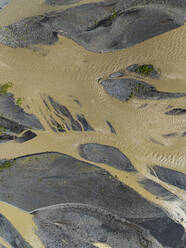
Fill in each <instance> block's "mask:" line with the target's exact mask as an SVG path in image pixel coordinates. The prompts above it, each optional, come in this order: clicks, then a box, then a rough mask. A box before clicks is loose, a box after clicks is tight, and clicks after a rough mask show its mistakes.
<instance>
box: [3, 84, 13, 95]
mask: <svg viewBox="0 0 186 248" xmlns="http://www.w3.org/2000/svg"><path fill="white" fill-rule="evenodd" d="M12 87H13V83H11V82H8V83H6V84H2V85H0V94H1V95H6V94H7V93H8V90H9V89H10V88H12Z"/></svg>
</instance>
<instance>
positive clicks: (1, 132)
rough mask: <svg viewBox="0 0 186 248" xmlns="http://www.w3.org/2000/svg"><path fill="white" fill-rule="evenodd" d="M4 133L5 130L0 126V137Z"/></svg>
mask: <svg viewBox="0 0 186 248" xmlns="http://www.w3.org/2000/svg"><path fill="white" fill-rule="evenodd" d="M6 131H7V130H6V128H4V127H3V126H0V135H2V134H3V133H5V132H6Z"/></svg>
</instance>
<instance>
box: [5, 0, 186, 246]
mask: <svg viewBox="0 0 186 248" xmlns="http://www.w3.org/2000/svg"><path fill="white" fill-rule="evenodd" d="M83 2H89V1H88V0H87V1H83ZM91 2H93V0H92V1H91ZM76 5H77V4H76ZM20 6H21V8H20ZM68 7H71V5H69V6H68ZM51 8H52V7H46V5H44V4H43V2H42V1H38V0H37V1H36V0H34V1H29V0H12V2H11V3H10V5H9V7H8V8H4V9H3V10H2V11H1V14H0V23H1V25H2V26H4V25H8V24H10V23H14V22H15V21H18V20H20V19H22V18H24V17H27V16H33V15H37V14H42V13H44V12H46V11H49V10H51ZM62 8H67V6H63V7H57V8H56V7H53V8H52V9H53V10H56V9H62ZM185 37H186V25H185V26H183V27H180V28H178V29H176V30H173V31H171V32H169V33H165V34H162V35H160V36H158V37H155V38H152V39H150V40H147V41H145V42H143V43H140V44H138V45H136V46H133V47H131V48H128V49H125V50H121V51H116V52H113V53H107V54H97V53H93V52H89V51H87V50H86V49H84V48H82V47H80V46H79V45H77V44H76V43H75V42H74V41H72V40H70V39H67V38H65V37H60V38H59V41H58V42H56V43H55V44H54V45H51V46H45V45H35V46H32V47H31V48H30V49H27V48H16V49H13V48H9V47H6V46H4V45H0V82H8V81H10V82H13V84H14V86H13V88H12V89H11V92H13V93H14V94H15V97H16V98H23V107H24V109H25V111H26V112H28V113H33V114H34V115H36V117H37V118H38V119H39V120H40V122H41V124H42V125H43V126H44V128H45V131H37V132H36V133H37V137H36V138H35V139H32V140H30V141H28V142H26V143H24V144H15V143H6V144H1V152H0V159H2V158H7V159H10V158H15V157H18V156H23V155H27V154H33V153H40V152H46V151H56V152H62V153H65V154H68V155H71V156H73V157H76V158H77V159H81V160H82V158H81V157H80V156H79V154H78V151H77V147H78V146H79V145H80V144H83V143H100V144H105V145H110V146H114V147H116V148H118V149H119V150H120V151H121V152H123V153H124V154H125V155H126V156H127V157H128V158H129V159H130V161H131V162H132V164H133V165H134V166H135V168H136V169H137V170H138V171H139V172H140V174H134V175H131V174H129V173H127V172H121V171H119V170H117V169H114V168H111V167H110V166H107V165H105V164H97V166H100V167H102V168H104V169H105V170H107V171H109V172H110V173H111V174H112V175H114V176H117V178H118V180H120V181H122V182H124V183H125V184H127V185H129V186H130V187H132V188H134V189H135V190H136V191H138V192H139V193H140V194H141V195H142V196H143V197H144V198H146V199H148V200H150V201H152V202H154V203H156V204H158V205H159V206H161V207H162V208H163V209H165V210H167V211H168V212H169V214H170V216H171V217H172V218H173V219H175V220H176V221H178V222H180V223H181V224H182V225H183V226H184V227H185V228H186V216H185V210H186V208H185V205H184V199H185V192H184V190H181V189H176V188H175V187H173V186H170V185H168V184H166V183H163V182H160V181H159V180H158V179H156V182H157V183H160V184H161V185H162V186H164V187H165V188H167V189H168V190H169V191H171V192H173V193H174V194H176V195H177V196H178V198H179V199H180V200H177V201H175V202H171V204H170V203H168V202H166V201H163V200H160V199H157V198H156V197H155V196H154V195H152V194H151V193H150V192H148V191H146V190H145V189H144V188H143V187H142V186H140V185H139V183H138V179H139V178H140V177H142V176H145V177H147V178H151V176H150V174H149V169H148V166H149V165H152V164H158V165H161V166H162V167H167V168H171V169H174V170H177V171H179V172H183V173H186V168H185V162H186V155H185V149H186V142H185V141H186V136H185V137H181V133H183V132H184V131H186V118H185V116H184V115H180V116H176V117H172V116H168V115H164V112H165V111H166V110H167V109H168V108H167V107H168V106H170V105H171V106H173V107H175V108H184V107H185V104H186V99H185V98H178V99H167V100H161V101H150V100H142V99H136V98H134V99H131V100H130V101H128V102H120V101H119V100H117V99H114V98H112V97H111V96H109V95H107V94H106V93H105V91H104V90H103V87H102V86H101V84H100V83H99V82H98V81H99V80H98V79H99V78H103V79H104V78H107V77H108V75H109V74H111V73H112V72H115V71H120V70H124V69H125V68H126V67H127V66H128V65H130V64H134V63H137V64H153V65H154V67H155V68H159V69H160V71H161V79H160V80H153V79H148V82H149V83H150V84H151V85H153V86H155V87H156V88H157V89H158V90H160V91H168V92H184V93H186V70H185V68H186V39H185ZM47 96H52V97H53V98H54V99H55V100H56V101H57V102H59V103H61V104H63V105H65V106H66V107H67V108H68V109H69V110H70V112H71V113H72V115H74V116H75V114H76V113H78V112H81V113H83V114H84V116H86V119H87V120H88V122H89V123H90V124H91V126H92V127H93V128H94V130H95V131H94V132H75V131H70V132H66V133H56V132H53V130H52V129H51V127H50V126H49V124H48V122H47V120H49V117H50V115H52V116H53V118H57V117H56V116H55V115H54V113H53V110H52V107H51V106H50V105H49V108H50V110H48V109H47V108H46V106H45V105H44V103H43V99H47ZM74 99H75V100H76V101H74ZM48 104H49V103H48ZM145 104H148V105H147V106H146V107H144V108H142V107H141V106H145ZM57 120H58V121H60V120H59V119H57ZM106 120H109V121H110V122H111V123H112V125H113V126H114V128H115V130H116V132H117V135H115V134H112V133H111V132H110V129H109V127H108V126H107V125H106V124H105V122H106ZM169 133H178V136H175V137H171V138H166V137H164V136H163V135H164V134H169ZM151 140H155V141H157V142H156V143H153V142H151ZM153 180H154V179H153ZM0 211H1V213H2V214H4V215H5V216H6V217H7V218H8V219H9V220H10V221H11V222H12V223H13V224H14V226H15V227H16V228H17V229H18V231H19V232H20V233H21V234H22V235H23V237H24V238H25V240H26V241H28V242H29V243H30V244H31V245H33V247H37V248H39V247H42V243H41V241H40V240H39V239H38V238H37V236H36V235H35V234H34V233H35V231H34V230H35V226H34V223H33V221H32V217H31V215H29V214H28V213H25V212H23V211H22V210H19V209H16V208H14V207H12V206H10V205H7V204H5V203H1V204H0ZM181 219H184V221H181ZM23 223H24V228H22V227H23ZM25 226H26V228H25ZM96 245H97V247H107V246H104V245H103V244H96ZM101 245H102V246H101ZM5 247H9V246H8V245H7V246H6V244H5Z"/></svg>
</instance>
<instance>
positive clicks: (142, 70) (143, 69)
mask: <svg viewBox="0 0 186 248" xmlns="http://www.w3.org/2000/svg"><path fill="white" fill-rule="evenodd" d="M135 72H136V73H139V74H143V75H147V76H148V75H150V74H151V73H153V72H155V69H154V66H153V65H139V66H138V67H137V68H136V69H135Z"/></svg>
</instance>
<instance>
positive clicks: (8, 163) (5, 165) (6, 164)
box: [0, 160, 13, 172]
mask: <svg viewBox="0 0 186 248" xmlns="http://www.w3.org/2000/svg"><path fill="white" fill-rule="evenodd" d="M12 165H13V161H12V160H9V161H5V162H4V163H2V164H0V172H1V171H3V170H5V169H8V168H10V167H12Z"/></svg>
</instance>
